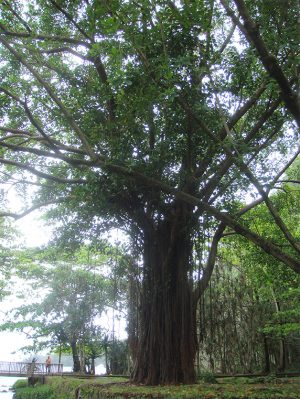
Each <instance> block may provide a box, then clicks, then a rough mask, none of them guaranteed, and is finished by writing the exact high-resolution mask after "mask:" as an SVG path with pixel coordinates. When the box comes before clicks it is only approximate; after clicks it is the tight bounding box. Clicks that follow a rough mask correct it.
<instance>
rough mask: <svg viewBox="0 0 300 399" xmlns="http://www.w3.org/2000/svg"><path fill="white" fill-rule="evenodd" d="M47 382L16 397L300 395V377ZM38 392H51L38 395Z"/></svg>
mask: <svg viewBox="0 0 300 399" xmlns="http://www.w3.org/2000/svg"><path fill="white" fill-rule="evenodd" d="M205 378H206V377H205ZM208 379H209V380H211V379H210V377H209V378H208ZM46 383H47V385H44V386H40V387H34V388H20V389H17V392H20V393H21V392H22V395H21V396H16V397H15V399H76V398H78V397H80V398H81V399H124V398H126V399H129V398H134V399H182V398H183V399H300V378H290V379H286V378H284V379H280V378H276V379H272V378H269V379H267V378H266V380H255V379H250V378H249V379H248V378H229V379H226V378H224V379H218V383H213V381H212V382H204V378H203V379H202V381H200V382H199V383H198V384H195V385H172V386H153V387H152V386H144V385H133V384H130V383H129V382H128V381H126V380H125V379H124V378H113V377H98V378H97V377H96V378H93V379H89V380H82V379H79V378H71V377H49V378H47V380H46ZM40 388H42V389H41V390H40ZM47 388H48V391H47ZM43 389H44V391H43ZM39 390H40V391H39ZM28 392H35V393H36V396H25V395H27V393H28ZM37 392H41V393H40V394H39V395H45V394H46V395H48V396H37ZM28 395H29V394H28Z"/></svg>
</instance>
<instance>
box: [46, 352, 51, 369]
mask: <svg viewBox="0 0 300 399" xmlns="http://www.w3.org/2000/svg"><path fill="white" fill-rule="evenodd" d="M45 364H46V373H50V369H51V357H50V356H48V357H47V359H46V362H45Z"/></svg>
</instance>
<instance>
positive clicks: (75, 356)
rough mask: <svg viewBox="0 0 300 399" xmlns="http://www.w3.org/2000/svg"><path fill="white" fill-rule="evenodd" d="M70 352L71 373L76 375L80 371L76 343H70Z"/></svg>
mask: <svg viewBox="0 0 300 399" xmlns="http://www.w3.org/2000/svg"><path fill="white" fill-rule="evenodd" d="M71 350H72V357H73V371H74V372H75V373H76V372H78V371H80V360H79V355H78V351H77V344H76V341H72V342H71Z"/></svg>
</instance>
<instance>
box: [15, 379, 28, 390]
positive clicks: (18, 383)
mask: <svg viewBox="0 0 300 399" xmlns="http://www.w3.org/2000/svg"><path fill="white" fill-rule="evenodd" d="M27 387H28V382H27V379H26V380H18V381H16V382H15V383H14V385H13V386H12V390H16V389H19V388H27Z"/></svg>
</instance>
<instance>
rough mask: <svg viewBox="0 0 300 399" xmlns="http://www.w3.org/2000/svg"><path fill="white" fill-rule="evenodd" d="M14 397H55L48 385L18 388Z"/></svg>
mask: <svg viewBox="0 0 300 399" xmlns="http://www.w3.org/2000/svg"><path fill="white" fill-rule="evenodd" d="M13 398H14V399H54V395H53V391H52V389H51V387H49V386H48V385H37V386H36V387H34V388H32V387H26V388H24V387H23V388H17V389H16V391H15V393H14V396H13Z"/></svg>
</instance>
